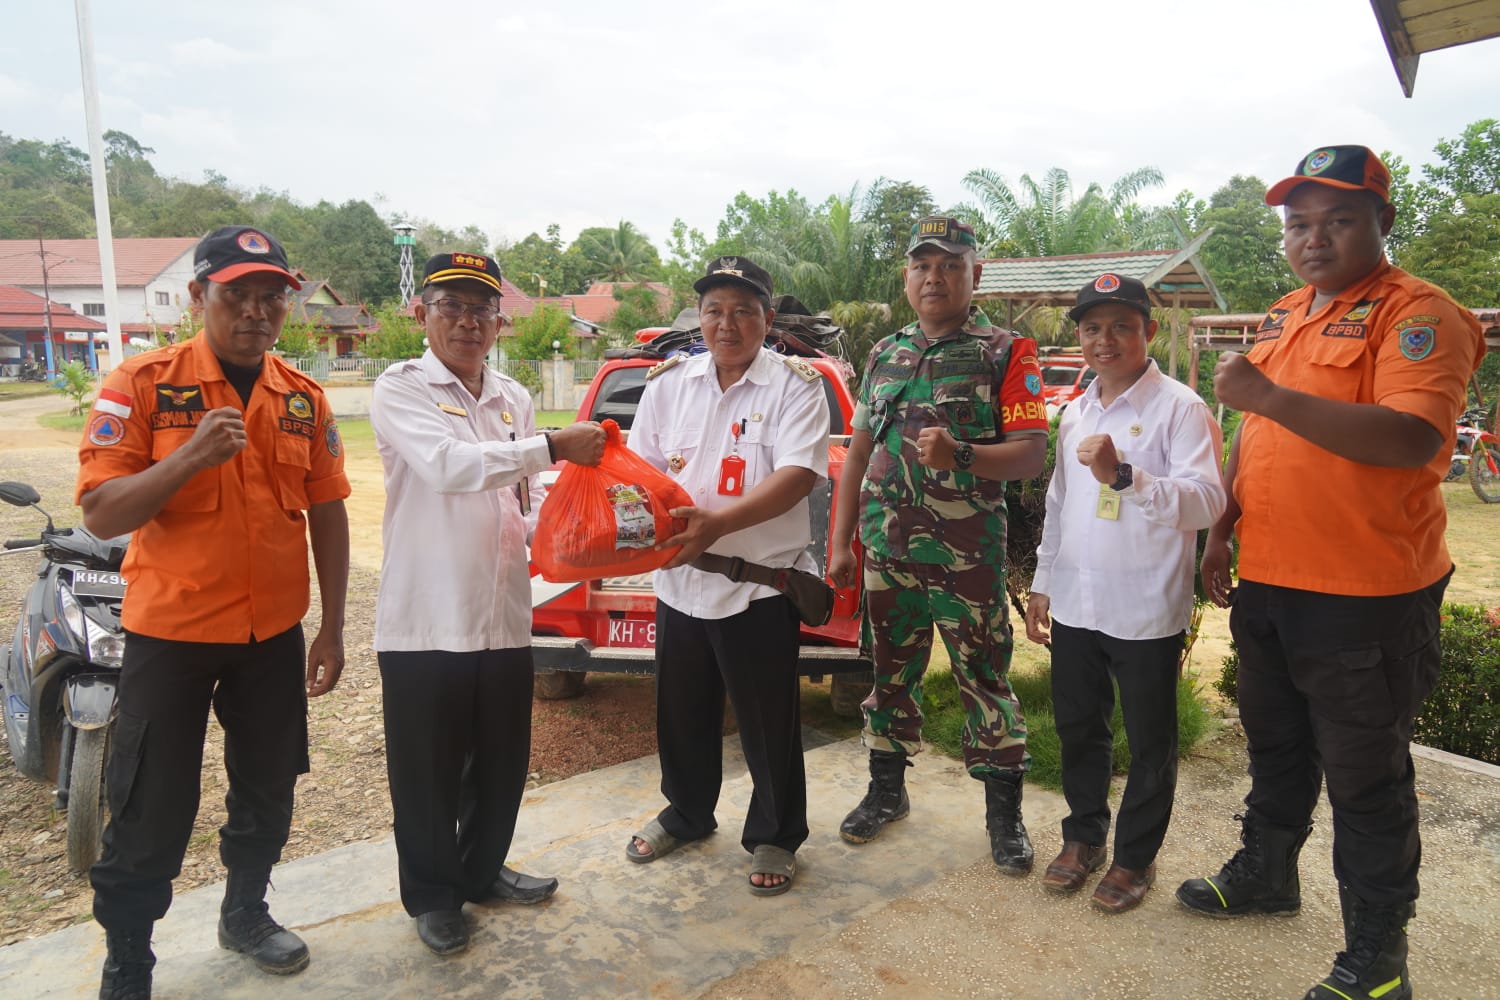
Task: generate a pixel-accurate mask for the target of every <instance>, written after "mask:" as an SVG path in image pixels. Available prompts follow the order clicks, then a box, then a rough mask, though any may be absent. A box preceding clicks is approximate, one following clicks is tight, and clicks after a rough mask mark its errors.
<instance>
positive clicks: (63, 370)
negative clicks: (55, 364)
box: [52, 361, 94, 414]
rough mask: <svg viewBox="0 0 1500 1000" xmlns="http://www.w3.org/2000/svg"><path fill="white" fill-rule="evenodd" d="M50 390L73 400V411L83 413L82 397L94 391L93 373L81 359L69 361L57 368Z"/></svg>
mask: <svg viewBox="0 0 1500 1000" xmlns="http://www.w3.org/2000/svg"><path fill="white" fill-rule="evenodd" d="M52 390H53V391H54V392H57V393H60V394H61V395H64V396H66V397H68V398H69V399H71V400H72V401H73V413H74V414H82V413H83V400H84V397H85V396H87V395H88V394H89V393H91V392H93V391H94V375H93V373H92V372H90V371H89V369H88V366H87V365H85V364H84V363H83V362H82V361H69V362H67V363H66V364H64V365H62V366H60V367H59V368H58V369H57V379H56V380H55V381H54V382H53V383H52Z"/></svg>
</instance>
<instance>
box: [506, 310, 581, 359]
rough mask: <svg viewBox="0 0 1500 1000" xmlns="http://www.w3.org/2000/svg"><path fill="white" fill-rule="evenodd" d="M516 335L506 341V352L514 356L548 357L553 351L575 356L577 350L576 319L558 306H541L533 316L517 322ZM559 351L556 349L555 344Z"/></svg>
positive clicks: (565, 355)
mask: <svg viewBox="0 0 1500 1000" xmlns="http://www.w3.org/2000/svg"><path fill="white" fill-rule="evenodd" d="M515 325H516V335H515V336H514V337H511V338H508V339H507V340H506V342H505V345H504V346H505V353H506V354H507V355H508V356H509V357H512V358H531V359H533V360H545V359H547V358H550V357H552V355H553V353H560V354H562V356H563V357H565V358H571V357H573V356H574V355H575V354H576V353H577V348H576V345H575V343H574V337H573V321H572V318H571V317H570V316H569V315H568V313H567V311H566V310H563V309H559V308H557V307H556V306H549V305H540V306H537V307H536V308H535V309H533V310H532V311H531V313H530V314H529V315H526V316H520V317H518V318H517V319H516V321H515ZM554 342H555V343H556V344H557V345H558V348H557V351H556V352H554V351H553V349H552V345H553V343H554Z"/></svg>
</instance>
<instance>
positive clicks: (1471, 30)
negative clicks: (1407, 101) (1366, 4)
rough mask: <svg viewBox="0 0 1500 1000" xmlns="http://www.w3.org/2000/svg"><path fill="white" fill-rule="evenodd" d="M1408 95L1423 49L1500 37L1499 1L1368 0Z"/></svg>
mask: <svg viewBox="0 0 1500 1000" xmlns="http://www.w3.org/2000/svg"><path fill="white" fill-rule="evenodd" d="M1370 6H1371V7H1373V8H1374V9H1375V20H1376V21H1377V22H1379V24H1380V34H1381V37H1383V38H1384V39H1385V48H1386V51H1387V52H1389V53H1390V54H1391V65H1392V66H1394V67H1395V68H1396V77H1397V78H1398V79H1399V80H1400V81H1401V89H1402V90H1403V91H1404V92H1405V93H1406V96H1407V97H1410V96H1411V92H1412V89H1413V88H1414V87H1415V86H1416V85H1417V61H1418V60H1419V59H1421V57H1422V53H1423V52H1434V51H1436V50H1438V49H1446V48H1451V47H1452V46H1454V45H1465V44H1467V43H1469V42H1479V41H1483V40H1484V39H1486V38H1496V37H1500V0H1370Z"/></svg>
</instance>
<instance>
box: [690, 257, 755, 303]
mask: <svg viewBox="0 0 1500 1000" xmlns="http://www.w3.org/2000/svg"><path fill="white" fill-rule="evenodd" d="M718 285H744V286H745V287H746V288H748V289H750V290H751V291H753V292H755V294H757V295H764V296H765V297H766V298H768V299H769V298H770V297H771V275H770V274H769V273H767V271H766V269H765V268H763V267H761V266H760V265H759V264H757V263H755V261H753V260H751V259H750V258H749V257H715V258H714V259H713V260H711V261H709V262H708V270H707V271H706V272H705V273H704V275H703V277H701V278H699V279H698V280H697V281H695V282H693V291H695V292H697V293H698V294H699V295H702V294H703V293H705V292H707V291H708V290H709V289H710V288H714V287H717V286H718Z"/></svg>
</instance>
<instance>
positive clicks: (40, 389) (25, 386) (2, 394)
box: [0, 382, 52, 402]
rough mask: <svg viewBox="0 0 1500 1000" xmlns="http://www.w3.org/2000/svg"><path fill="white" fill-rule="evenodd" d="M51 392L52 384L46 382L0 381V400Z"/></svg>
mask: <svg viewBox="0 0 1500 1000" xmlns="http://www.w3.org/2000/svg"><path fill="white" fill-rule="evenodd" d="M51 394H52V386H51V385H50V384H49V383H46V382H5V383H0V402H3V401H5V400H7V399H30V398H32V397H34V396H48V395H51Z"/></svg>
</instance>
